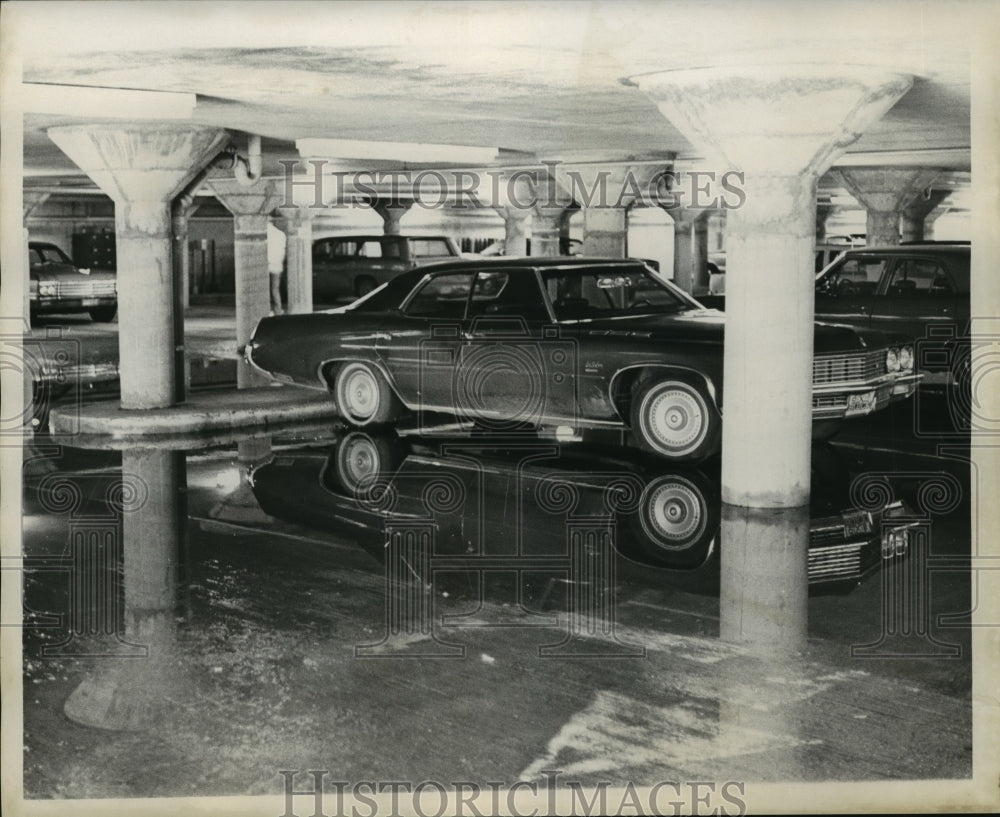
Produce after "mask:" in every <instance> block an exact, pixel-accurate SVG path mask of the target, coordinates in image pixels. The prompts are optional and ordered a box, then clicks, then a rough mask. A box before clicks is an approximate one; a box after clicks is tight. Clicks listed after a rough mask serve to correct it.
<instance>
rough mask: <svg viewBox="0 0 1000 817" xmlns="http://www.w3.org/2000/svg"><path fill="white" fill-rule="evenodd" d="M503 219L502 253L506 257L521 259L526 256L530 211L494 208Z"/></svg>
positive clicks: (512, 207)
mask: <svg viewBox="0 0 1000 817" xmlns="http://www.w3.org/2000/svg"><path fill="white" fill-rule="evenodd" d="M494 209H495V210H496V211H497V213H499V214H500V217H501V218H502V219H503V231H504V238H503V248H504V249H503V253H504V255H505V256H507V257H515V258H521V257H524V256H526V255H527V254H528V219H529V218H530V217H531V211H530V210H524V209H522V208H520V207H514V206H513V205H508V206H506V207H496V208H494Z"/></svg>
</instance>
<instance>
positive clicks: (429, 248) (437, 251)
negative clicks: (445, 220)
mask: <svg viewBox="0 0 1000 817" xmlns="http://www.w3.org/2000/svg"><path fill="white" fill-rule="evenodd" d="M410 255H411V256H412V257H413V258H435V257H437V256H444V255H452V252H451V249H450V248H449V246H448V243H447V242H446V241H444V240H442V239H440V238H411V239H410Z"/></svg>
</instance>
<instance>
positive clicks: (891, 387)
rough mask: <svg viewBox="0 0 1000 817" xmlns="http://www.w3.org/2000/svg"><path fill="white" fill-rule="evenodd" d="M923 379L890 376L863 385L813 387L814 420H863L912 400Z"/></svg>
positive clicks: (920, 377) (910, 376) (833, 384)
mask: <svg viewBox="0 0 1000 817" xmlns="http://www.w3.org/2000/svg"><path fill="white" fill-rule="evenodd" d="M922 377H923V375H921V374H916V373H913V372H910V373H907V374H902V375H899V374H887V375H884V376H882V377H879V378H873V379H871V380H868V381H866V382H863V383H858V382H856V381H854V382H843V383H824V384H823V385H822V386H815V387H813V419H814V420H831V419H844V418H847V417H863V416H865V415H866V414H872V413H873V412H876V411H881V410H882V409H884V408H885V407H886V406H888V405H889V404H890V403H895V402H897V401H899V400H905V399H907V398H909V397H912V396H913V394H914V393H915V392H916V390H917V383H919V382H920V380H921V379H922Z"/></svg>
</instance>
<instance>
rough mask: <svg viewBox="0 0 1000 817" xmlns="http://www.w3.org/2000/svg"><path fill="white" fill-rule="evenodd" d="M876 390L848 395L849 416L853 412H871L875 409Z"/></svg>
mask: <svg viewBox="0 0 1000 817" xmlns="http://www.w3.org/2000/svg"><path fill="white" fill-rule="evenodd" d="M875 403H876V399H875V392H873V391H866V392H863V393H861V394H849V395H847V416H848V417H849V416H850V415H852V414H870V413H871V412H873V411H874V410H875Z"/></svg>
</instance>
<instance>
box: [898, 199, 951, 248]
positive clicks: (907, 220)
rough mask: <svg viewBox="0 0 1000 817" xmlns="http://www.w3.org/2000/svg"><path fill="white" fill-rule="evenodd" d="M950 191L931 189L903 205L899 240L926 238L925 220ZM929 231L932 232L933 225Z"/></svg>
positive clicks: (922, 239)
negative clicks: (926, 193)
mask: <svg viewBox="0 0 1000 817" xmlns="http://www.w3.org/2000/svg"><path fill="white" fill-rule="evenodd" d="M950 193H951V191H950V190H931V191H930V192H929V194H928V195H927V196H926V197H924V196H922V195H920V196H917V197H916V199H915V200H913V201H912V202H910V204H908V205H907V206H906V207H904V208H903V217H902V219H901V226H902V236H901V240H902V241H925V240H928V239H929V237H928V236H927V235H926V231H925V228H926V226H927V221H928V219H929V218H930V216H931V213H933V212H934V210H936V209H937V207H938V205H939V204H941V202H942V201H944V200H945V199H946V198H948V196H949V194H950ZM939 215H940V213H939ZM931 223H932V224H933V219H931ZM931 231H932V232H933V227H932V228H931Z"/></svg>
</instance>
